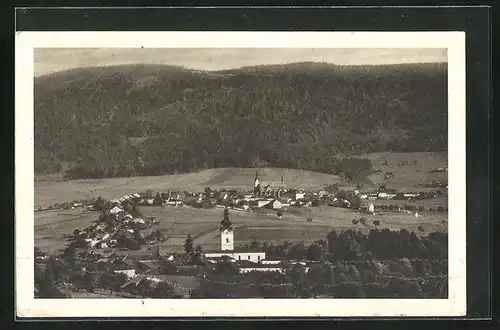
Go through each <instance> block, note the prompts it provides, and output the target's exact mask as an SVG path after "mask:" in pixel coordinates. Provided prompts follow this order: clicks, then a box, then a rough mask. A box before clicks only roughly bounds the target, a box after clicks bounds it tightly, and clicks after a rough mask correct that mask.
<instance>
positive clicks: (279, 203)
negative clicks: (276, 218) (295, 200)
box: [272, 199, 290, 210]
mask: <svg viewBox="0 0 500 330" xmlns="http://www.w3.org/2000/svg"><path fill="white" fill-rule="evenodd" d="M286 206H290V204H289V203H283V202H282V201H280V200H278V199H276V200H275V201H274V202H273V204H272V208H273V209H274V210H281V209H282V208H284V207H286Z"/></svg>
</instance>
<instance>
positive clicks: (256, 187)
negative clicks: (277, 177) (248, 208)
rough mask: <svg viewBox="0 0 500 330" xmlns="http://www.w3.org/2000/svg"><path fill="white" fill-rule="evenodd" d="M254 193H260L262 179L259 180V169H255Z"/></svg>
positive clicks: (257, 194) (256, 194)
mask: <svg viewBox="0 0 500 330" xmlns="http://www.w3.org/2000/svg"><path fill="white" fill-rule="evenodd" d="M253 194H254V195H255V196H259V195H260V181H259V175H258V174H257V171H255V179H254V183H253Z"/></svg>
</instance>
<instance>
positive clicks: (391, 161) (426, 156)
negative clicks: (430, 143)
mask: <svg viewBox="0 0 500 330" xmlns="http://www.w3.org/2000/svg"><path fill="white" fill-rule="evenodd" d="M356 157H359V158H368V159H370V160H371V162H372V164H373V168H374V170H380V172H379V173H374V174H372V175H370V176H369V177H368V179H369V180H370V181H371V183H372V184H373V185H380V184H385V185H386V186H387V187H388V188H394V189H397V190H402V191H404V190H413V189H414V188H415V187H418V186H419V185H421V184H426V183H431V182H432V181H444V182H448V173H447V172H439V173H429V172H430V171H431V170H434V169H437V168H440V167H447V166H448V153H447V152H407V153H405V152H400V153H394V152H381V153H372V154H363V155H359V156H356ZM386 172H392V173H393V175H394V177H393V178H391V179H389V180H385V179H384V174H385V173H386Z"/></svg>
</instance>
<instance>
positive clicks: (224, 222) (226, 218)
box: [220, 209, 233, 231]
mask: <svg viewBox="0 0 500 330" xmlns="http://www.w3.org/2000/svg"><path fill="white" fill-rule="evenodd" d="M225 229H233V224H232V223H231V220H229V211H228V209H224V219H222V221H221V222H220V230H221V231H223V230H225Z"/></svg>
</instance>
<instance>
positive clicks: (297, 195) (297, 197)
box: [295, 192, 306, 200]
mask: <svg viewBox="0 0 500 330" xmlns="http://www.w3.org/2000/svg"><path fill="white" fill-rule="evenodd" d="M305 197H306V194H305V193H304V192H298V193H296V194H295V200H299V199H304V198H305Z"/></svg>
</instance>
